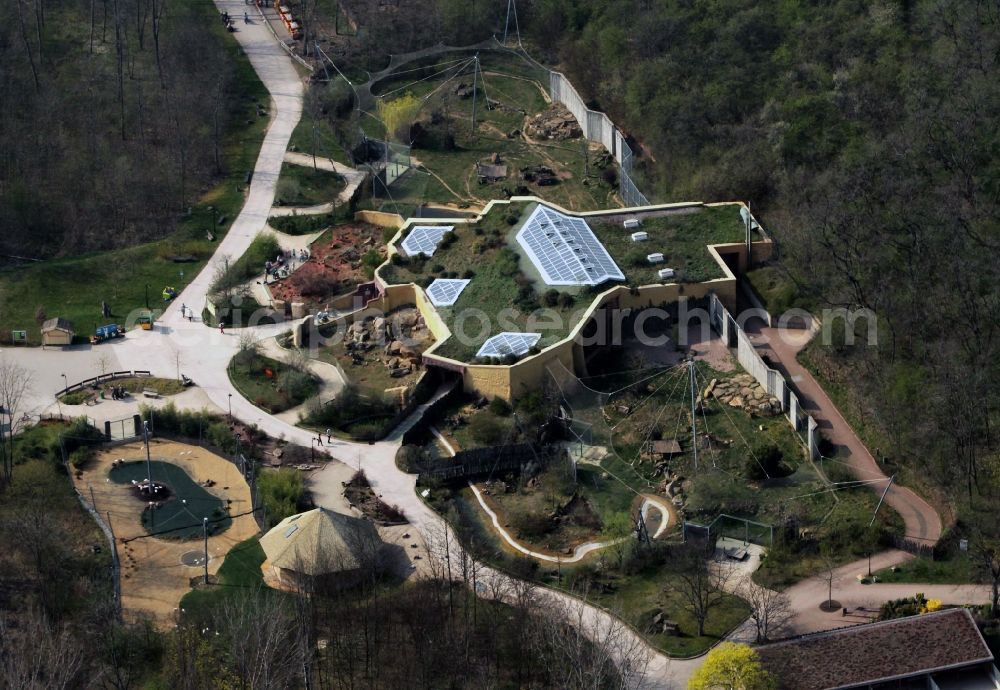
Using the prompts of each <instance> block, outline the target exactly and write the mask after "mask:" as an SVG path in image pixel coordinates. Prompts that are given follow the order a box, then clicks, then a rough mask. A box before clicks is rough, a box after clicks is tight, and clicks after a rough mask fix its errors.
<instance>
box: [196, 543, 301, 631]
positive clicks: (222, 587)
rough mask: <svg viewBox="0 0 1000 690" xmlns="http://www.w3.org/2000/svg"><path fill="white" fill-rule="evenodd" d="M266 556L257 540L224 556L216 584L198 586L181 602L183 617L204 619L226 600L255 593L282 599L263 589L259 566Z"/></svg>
mask: <svg viewBox="0 0 1000 690" xmlns="http://www.w3.org/2000/svg"><path fill="white" fill-rule="evenodd" d="M265 558H266V556H265V555H264V549H262V548H261V546H260V537H251V538H250V539H247V540H246V541H242V542H240V543H239V544H237V545H236V546H234V547H233V548H232V549H230V551H229V553H228V554H226V560H225V561H223V563H222V565H221V566H219V570H218V572H217V573H216V579H217V581H216V582H215V583H214V584H210V585H208V586H199V587H198V588H197V589H193V590H191V591H190V592H188V593H187V594H185V595H184V597H183V598H182V599H181V603H180V608H181V609H182V610H183V611H184V614H185V615H186V616H192V617H195V618H199V617H202V616H207V615H208V613H209V612H210V611H211V610H212V609H213V608H215V607H217V606H219V605H220V604H222V603H223V602H225V601H226V599H228V598H229V597H232V596H236V595H238V594H240V593H246V592H248V591H249V592H256V593H258V594H260V595H261V596H285V595H283V594H282V593H281V592H278V591H276V590H272V589H270V588H268V587H267V586H265V585H264V576H263V573H262V572H261V569H260V567H261V565H262V564H263V563H264V560H265Z"/></svg>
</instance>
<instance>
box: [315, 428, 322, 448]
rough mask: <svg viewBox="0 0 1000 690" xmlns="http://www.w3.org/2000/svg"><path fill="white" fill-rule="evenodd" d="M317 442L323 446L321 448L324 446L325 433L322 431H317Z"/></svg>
mask: <svg viewBox="0 0 1000 690" xmlns="http://www.w3.org/2000/svg"><path fill="white" fill-rule="evenodd" d="M316 440H317V441H319V445H321V446H322V445H323V432H322V431H317V432H316Z"/></svg>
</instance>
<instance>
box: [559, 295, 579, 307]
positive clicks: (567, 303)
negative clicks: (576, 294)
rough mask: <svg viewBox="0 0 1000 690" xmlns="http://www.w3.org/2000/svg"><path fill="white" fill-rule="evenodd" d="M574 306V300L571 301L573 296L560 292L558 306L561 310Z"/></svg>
mask: <svg viewBox="0 0 1000 690" xmlns="http://www.w3.org/2000/svg"><path fill="white" fill-rule="evenodd" d="M574 304H576V300H575V299H573V295H571V294H569V293H568V292H560V293H559V306H560V307H562V308H563V309H569V308H571V307H572V306H573V305H574Z"/></svg>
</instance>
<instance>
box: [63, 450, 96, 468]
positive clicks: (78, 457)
mask: <svg viewBox="0 0 1000 690" xmlns="http://www.w3.org/2000/svg"><path fill="white" fill-rule="evenodd" d="M93 457H94V451H92V450H91V449H90V448H77V449H76V450H74V451H73V452H72V453H70V454H69V464H71V465H72V466H73V467H75V468H76V469H78V470H79V469H83V466H84V465H86V464H87V463H88V462H90V459H91V458H93Z"/></svg>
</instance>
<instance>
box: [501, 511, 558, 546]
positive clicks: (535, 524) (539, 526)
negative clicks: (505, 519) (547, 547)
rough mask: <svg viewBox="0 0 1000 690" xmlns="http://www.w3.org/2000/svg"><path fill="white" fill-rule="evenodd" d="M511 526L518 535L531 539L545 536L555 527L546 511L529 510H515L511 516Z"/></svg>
mask: <svg viewBox="0 0 1000 690" xmlns="http://www.w3.org/2000/svg"><path fill="white" fill-rule="evenodd" d="M510 526H511V527H512V528H513V529H514V532H515V533H516V534H517V535H518V536H520V537H523V538H525V539H529V540H530V539H537V538H538V537H543V536H545V535H546V534H548V533H549V532H551V531H552V528H553V527H554V525H553V523H552V521H551V520H549V518H548V517H547V516H546V515H545V513H542V512H538V511H529V510H517V511H514V512H513V513H512V514H511V516H510Z"/></svg>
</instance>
